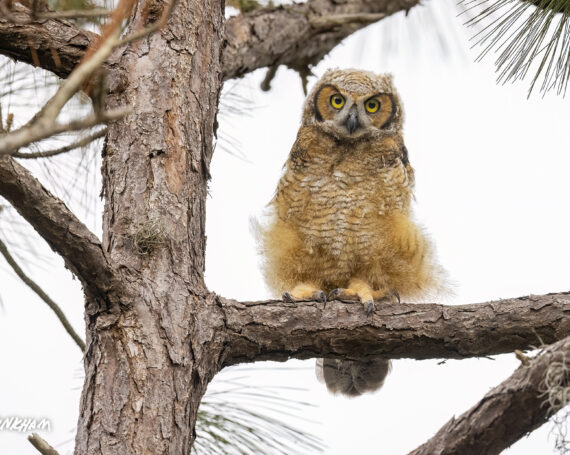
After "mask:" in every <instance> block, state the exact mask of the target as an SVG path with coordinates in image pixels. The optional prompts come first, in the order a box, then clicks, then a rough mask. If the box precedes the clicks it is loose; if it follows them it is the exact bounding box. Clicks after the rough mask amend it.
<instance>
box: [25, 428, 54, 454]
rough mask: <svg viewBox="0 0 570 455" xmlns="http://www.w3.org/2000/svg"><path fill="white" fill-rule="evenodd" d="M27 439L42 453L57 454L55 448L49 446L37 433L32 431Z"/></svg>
mask: <svg viewBox="0 0 570 455" xmlns="http://www.w3.org/2000/svg"><path fill="white" fill-rule="evenodd" d="M28 441H30V442H31V443H32V445H33V446H34V447H35V448H36V449H38V451H39V452H40V453H41V454H43V455H59V453H58V452H57V450H55V449H54V448H53V447H52V446H50V445H49V444H48V443H47V442H46V441H45V440H44V439H42V438H41V437H40V436H39V435H38V434H37V433H32V434H31V435H30V436H28Z"/></svg>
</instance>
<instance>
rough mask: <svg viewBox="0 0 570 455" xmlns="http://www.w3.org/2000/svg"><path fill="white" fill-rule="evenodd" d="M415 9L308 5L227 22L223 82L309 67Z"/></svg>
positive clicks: (362, 3) (398, 4) (317, 0)
mask: <svg viewBox="0 0 570 455" xmlns="http://www.w3.org/2000/svg"><path fill="white" fill-rule="evenodd" d="M416 4H418V1H417V0H395V1H387V0H376V1H370V0H350V1H344V2H339V1H335V0H309V1H307V2H306V3H298V4H292V5H282V6H279V7H276V8H263V9H259V10H255V11H252V12H250V13H247V14H241V15H239V16H236V17H233V18H231V19H229V20H228V21H227V23H226V40H227V46H226V48H225V49H224V56H223V62H224V79H231V78H234V77H240V76H243V75H244V74H246V73H248V72H250V71H253V70H255V69H257V68H262V67H264V66H276V65H287V66H290V67H292V68H304V67H307V66H309V65H315V64H316V63H318V62H319V61H320V60H321V59H322V58H323V57H324V56H325V55H326V54H327V53H329V52H330V51H331V50H332V49H333V48H334V47H335V46H336V45H337V44H339V43H340V42H341V41H342V40H343V39H344V38H346V37H347V36H349V35H350V34H352V33H354V32H356V31H357V30H360V29H361V28H364V27H366V26H367V25H370V24H372V23H374V22H377V21H378V20H380V19H383V18H384V17H386V16H389V15H391V14H394V13H396V12H398V11H408V10H409V9H410V8H412V7H413V6H415V5H416Z"/></svg>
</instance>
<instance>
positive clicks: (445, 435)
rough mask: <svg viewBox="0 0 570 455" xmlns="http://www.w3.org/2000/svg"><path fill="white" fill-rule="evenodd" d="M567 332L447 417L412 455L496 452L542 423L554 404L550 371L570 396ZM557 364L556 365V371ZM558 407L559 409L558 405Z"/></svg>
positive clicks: (475, 454)
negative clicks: (464, 408) (472, 403)
mask: <svg viewBox="0 0 570 455" xmlns="http://www.w3.org/2000/svg"><path fill="white" fill-rule="evenodd" d="M569 362H570V337H568V338H564V339H563V340H561V341H559V342H558V343H555V344H553V345H552V346H550V347H548V348H547V349H546V350H545V352H544V353H542V354H541V355H539V356H538V357H536V358H534V359H532V360H530V362H528V363H529V364H528V365H524V364H523V365H521V366H520V367H519V368H518V369H517V370H516V371H515V372H514V373H513V375H512V376H511V377H510V378H508V379H507V380H506V381H504V382H503V383H501V384H499V385H498V386H497V387H495V388H494V389H492V390H491V391H490V392H489V393H488V394H487V395H485V396H484V397H483V399H482V400H481V401H480V402H479V403H477V404H476V405H475V406H473V407H472V408H471V409H470V410H468V411H467V412H465V413H464V414H462V415H461V416H459V417H457V418H452V419H451V420H450V421H449V422H447V423H446V424H445V425H444V426H443V427H442V428H441V429H440V430H439V431H438V432H437V434H436V435H435V436H434V437H433V438H431V439H430V440H429V441H427V442H426V443H425V444H423V445H422V446H420V447H418V448H417V449H416V450H414V451H413V452H411V453H410V455H455V454H461V455H480V454H483V453H484V454H486V455H498V454H500V453H501V452H502V451H503V450H504V449H506V448H507V447H509V446H510V445H511V444H513V443H514V442H516V441H518V440H519V439H520V438H522V437H523V436H524V435H525V434H528V433H529V432H531V431H533V430H535V429H537V428H538V427H539V426H541V425H542V424H543V423H545V422H546V421H547V420H548V419H549V418H550V417H551V416H552V415H553V414H554V413H555V412H556V411H558V410H559V406H560V405H564V404H566V403H567V401H563V402H561V403H560V402H558V403H557V404H558V406H556V407H555V408H554V409H553V408H552V406H551V403H550V402H549V401H552V400H549V398H550V397H549V396H548V395H551V394H552V393H553V392H554V393H556V392H557V390H555V389H550V390H548V386H549V385H551V384H548V382H552V378H551V377H552V376H553V373H554V374H555V375H558V376H559V378H558V380H557V381H555V382H557V384H556V385H557V386H559V387H558V389H559V391H562V392H563V394H565V395H566V400H567V397H568V391H569V390H570V383H569V380H570V377H569V376H568V370H569V368H570V363H569ZM556 370H558V371H556ZM557 408H558V409H557Z"/></svg>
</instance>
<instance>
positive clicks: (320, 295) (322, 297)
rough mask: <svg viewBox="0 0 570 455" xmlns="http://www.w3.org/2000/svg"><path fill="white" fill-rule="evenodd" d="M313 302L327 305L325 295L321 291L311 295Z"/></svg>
mask: <svg viewBox="0 0 570 455" xmlns="http://www.w3.org/2000/svg"><path fill="white" fill-rule="evenodd" d="M313 300H316V301H317V302H323V303H327V295H326V294H325V293H324V292H323V291H316V292H315V293H314V294H313Z"/></svg>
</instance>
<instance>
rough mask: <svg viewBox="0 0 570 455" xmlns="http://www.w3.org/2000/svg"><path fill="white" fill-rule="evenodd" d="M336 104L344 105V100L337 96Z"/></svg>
mask: <svg viewBox="0 0 570 455" xmlns="http://www.w3.org/2000/svg"><path fill="white" fill-rule="evenodd" d="M334 102H335V104H340V103H342V100H341V99H340V98H339V97H338V96H337V97H336V98H335V99H334Z"/></svg>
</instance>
